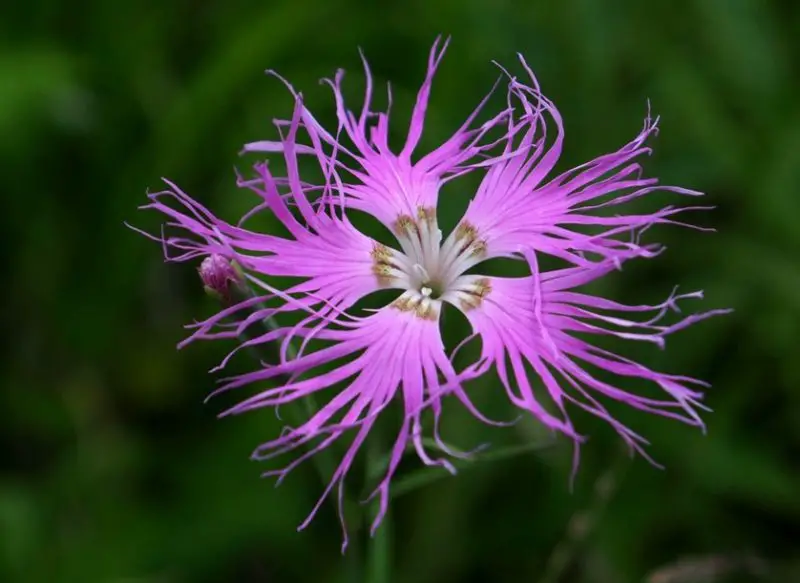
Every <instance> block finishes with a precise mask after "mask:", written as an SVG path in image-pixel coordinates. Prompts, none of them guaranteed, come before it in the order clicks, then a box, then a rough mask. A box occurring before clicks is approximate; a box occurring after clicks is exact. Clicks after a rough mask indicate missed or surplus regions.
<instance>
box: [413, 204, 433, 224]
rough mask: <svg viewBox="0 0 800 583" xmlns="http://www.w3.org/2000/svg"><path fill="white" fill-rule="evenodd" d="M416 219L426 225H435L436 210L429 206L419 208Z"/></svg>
mask: <svg viewBox="0 0 800 583" xmlns="http://www.w3.org/2000/svg"><path fill="white" fill-rule="evenodd" d="M417 218H418V219H419V220H420V221H425V222H426V223H435V222H436V209H435V208H433V207H430V206H421V207H419V208H418V209H417Z"/></svg>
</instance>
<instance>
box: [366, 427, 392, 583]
mask: <svg viewBox="0 0 800 583" xmlns="http://www.w3.org/2000/svg"><path fill="white" fill-rule="evenodd" d="M382 443H383V442H382V440H381V439H380V433H379V432H378V431H377V430H376V428H373V433H372V435H370V446H369V449H368V452H367V466H366V468H365V470H366V471H365V476H366V477H367V480H370V478H373V477H374V476H375V475H376V474H378V473H379V472H380V471H381V468H378V470H377V471H376V467H377V466H383V465H384V461H383V452H382V450H381V446H382ZM379 511H380V498H379V497H376V498H375V500H374V501H373V502H372V504H370V512H367V513H365V516H364V525H363V531H364V537H365V538H366V546H367V564H366V572H367V579H366V581H367V582H368V583H389V581H390V580H391V573H390V571H391V560H392V557H391V554H392V553H391V547H392V530H391V527H392V521H391V510H387V511H386V514H385V515H384V517H383V520H382V521H381V524H380V526H379V527H378V530H377V531H376V532H375V535H374V536H370V526H371V522H372V520H373V518H374V517H375V516H377V514H378V512H379Z"/></svg>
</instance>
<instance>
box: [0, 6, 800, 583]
mask: <svg viewBox="0 0 800 583" xmlns="http://www.w3.org/2000/svg"><path fill="white" fill-rule="evenodd" d="M798 30H800V6H798V4H797V3H794V2H790V1H788V0H786V1H784V2H767V1H766V0H694V1H678V2H676V1H668V0H648V1H647V2H638V1H634V0H606V1H599V0H560V1H559V2H554V1H552V2H545V1H542V2H524V1H521V0H520V1H516V0H499V1H497V2H494V3H488V2H479V1H477V0H433V1H431V0H426V1H423V0H412V1H409V2H403V3H400V2H396V3H388V2H386V3H367V2H362V3H359V2H357V1H356V0H329V1H327V2H316V3H305V2H299V1H296V2H289V1H271V2H270V1H264V0H261V1H258V2H257V1H253V0H237V1H230V2H221V1H214V0H208V1H204V2H190V1H188V0H177V1H174V2H160V1H155V0H116V1H115V2H103V1H101V0H85V1H83V2H78V3H65V2H57V1H55V0H29V1H28V2H14V3H10V4H8V5H6V6H4V8H3V17H2V19H0V31H2V33H0V39H1V40H0V133H1V134H2V136H3V140H2V141H1V142H0V162H1V166H2V169H3V171H4V185H3V196H2V205H3V207H2V220H3V229H2V233H3V236H4V237H5V244H4V245H3V251H2V253H3V255H4V265H6V267H5V268H3V272H4V281H5V282H6V283H5V284H4V287H5V294H6V298H7V299H6V301H5V308H6V309H5V310H4V329H5V330H6V332H5V335H6V342H5V343H4V345H5V348H4V349H3V365H4V371H5V372H4V374H3V375H2V383H3V386H2V392H1V393H0V407H1V409H0V410H2V413H1V414H0V415H2V425H1V426H0V440H2V446H3V447H2V458H1V459H2V461H0V581H3V582H5V581H9V582H48V583H61V582H65V583H67V582H69V583H71V582H77V583H94V582H98V583H100V582H102V583H123V582H127V583H133V582H137V583H184V582H185V583H204V582H209V583H211V582H223V581H224V582H226V583H227V582H234V581H235V582H241V583H247V582H278V581H280V582H292V581H298V582H302V581H309V582H310V581H332V582H336V581H344V579H343V575H342V573H343V567H342V558H341V556H340V555H339V543H340V532H339V527H338V523H337V521H336V518H335V515H334V513H333V511H332V509H331V507H330V506H329V505H326V506H324V507H323V510H322V511H321V512H320V514H319V517H318V519H317V520H316V521H315V522H314V523H313V525H312V526H311V527H310V528H309V529H308V530H306V531H304V532H302V533H297V532H296V531H295V527H296V526H297V524H298V523H299V522H300V521H301V520H302V519H303V518H304V517H305V515H306V513H307V511H308V510H310V508H311V505H312V504H313V502H314V501H315V500H316V496H317V495H318V494H319V493H320V488H321V486H320V484H319V482H318V478H317V476H316V474H315V473H314V471H313V468H312V467H311V466H309V467H304V468H303V469H301V470H299V471H298V472H297V473H296V474H294V475H292V476H291V477H290V478H289V479H288V480H287V481H286V482H285V484H284V485H282V486H281V487H280V488H277V489H275V488H273V487H272V485H271V481H269V480H261V479H259V473H260V471H261V470H263V469H265V468H264V467H263V466H260V465H258V464H256V463H255V462H250V461H249V460H248V455H249V454H250V451H251V450H252V449H253V447H254V446H256V445H257V444H258V443H260V442H262V441H265V440H267V439H268V438H270V437H272V436H274V435H275V433H276V432H277V431H278V430H279V428H280V423H279V422H278V421H276V420H275V419H274V416H273V415H272V414H271V413H270V412H269V411H265V412H261V413H255V414H252V415H245V416H241V417H235V418H226V419H224V420H221V421H217V420H216V419H215V415H216V413H217V412H219V411H220V410H221V407H222V404H221V403H217V402H214V401H212V402H211V403H209V404H206V405H204V404H203V398H204V397H205V395H206V394H207V393H208V392H209V391H210V390H211V389H212V388H213V387H214V378H213V376H210V375H208V374H207V371H208V369H209V368H211V367H212V366H213V365H215V364H216V363H217V362H218V360H219V359H220V358H221V357H222V355H223V354H224V353H225V352H226V350H227V349H229V348H230V345H228V344H225V343H205V344H197V345H193V346H191V347H190V348H188V349H185V350H183V351H181V352H176V350H175V348H174V347H175V344H176V343H177V342H178V341H179V340H180V339H181V338H182V334H183V330H182V325H184V324H186V323H188V322H191V321H192V320H193V319H195V318H200V317H204V316H207V315H209V314H211V313H212V312H213V310H214V309H215V306H214V305H213V302H211V300H209V299H208V298H207V297H205V296H204V295H203V292H202V290H201V287H200V285H199V284H198V281H197V278H196V273H195V271H194V267H193V266H192V265H189V264H180V265H165V264H164V263H163V262H162V257H161V250H160V249H159V247H158V246H157V245H155V244H153V243H151V242H148V241H147V240H145V239H144V238H143V237H141V236H138V235H136V234H135V233H133V232H132V231H130V230H128V229H126V228H125V227H124V226H123V221H126V220H127V221H131V222H133V223H135V224H137V225H138V226H141V227H144V228H149V229H154V228H157V224H158V217H154V216H148V215H144V214H143V213H139V212H137V211H136V210H135V209H136V206H137V205H139V204H141V203H143V202H144V200H145V198H144V193H145V190H146V189H147V188H154V189H157V188H159V177H161V176H168V177H170V178H172V179H174V180H175V181H177V182H178V183H179V184H181V185H182V186H183V187H184V188H185V189H186V190H187V191H188V192H190V193H192V194H193V195H194V196H196V197H197V198H199V199H200V200H202V201H203V202H204V203H206V204H207V205H209V206H211V207H212V208H215V209H217V210H219V211H220V213H221V214H222V215H223V216H233V215H234V214H235V212H237V211H239V210H241V208H242V204H243V203H242V202H241V200H240V199H239V198H238V197H240V195H239V194H237V193H236V192H235V188H233V184H232V177H233V173H232V167H233V166H234V165H236V166H238V167H240V168H245V169H246V168H247V166H248V165H249V161H246V160H242V159H240V158H239V157H237V151H238V149H239V148H240V146H241V144H242V143H244V142H245V141H249V140H254V139H263V138H266V137H267V136H269V135H271V131H272V128H271V125H270V120H271V118H273V117H286V116H287V115H289V112H290V102H289V99H288V98H287V94H286V92H285V90H284V89H283V87H282V86H281V85H280V84H279V83H278V82H277V81H275V80H273V79H269V78H267V77H265V76H264V75H263V74H262V71H263V70H264V69H266V68H274V69H277V70H278V71H280V72H281V73H282V74H283V75H284V76H286V77H287V78H288V79H290V80H291V81H292V82H293V83H294V85H295V86H296V87H297V88H299V89H301V90H302V91H304V93H305V95H306V97H307V100H308V103H309V105H310V106H311V107H312V108H313V110H314V111H315V113H316V114H317V115H318V117H319V118H320V119H322V120H325V121H328V122H330V121H332V119H333V117H332V116H333V111H332V100H331V99H330V97H329V93H328V91H327V89H326V88H324V87H320V86H319V85H318V83H317V80H318V79H319V78H320V77H323V76H328V75H331V74H332V73H333V71H334V70H335V69H336V68H337V67H340V66H341V67H344V68H346V69H347V70H348V76H347V77H346V80H345V82H346V87H347V91H348V92H349V95H350V96H351V97H355V98H358V97H359V96H360V95H361V90H362V87H363V85H362V82H363V81H362V77H361V75H360V64H359V59H358V53H357V48H358V47H361V48H363V50H364V51H365V53H366V55H367V56H368V58H369V60H370V63H371V66H372V68H373V72H374V73H375V76H376V78H377V80H378V81H379V82H385V81H386V80H391V82H392V86H393V89H394V94H395V106H394V110H393V112H394V113H395V114H396V115H395V122H396V124H395V126H394V128H393V130H394V137H395V138H399V137H402V135H403V131H404V123H405V120H407V119H408V108H409V107H410V106H411V104H412V103H413V98H414V93H415V91H416V89H417V87H418V85H419V83H420V81H421V79H422V76H423V75H424V67H425V62H426V58H427V52H428V50H429V47H430V45H431V43H432V42H433V40H434V38H435V36H436V35H437V34H439V33H445V34H452V36H453V43H452V44H451V47H450V49H449V51H448V54H447V56H446V58H445V60H444V63H443V65H442V67H441V70H440V74H439V75H438V77H437V80H436V83H435V85H434V90H433V100H432V104H431V107H430V113H429V118H428V123H427V130H426V134H425V139H424V142H423V144H422V146H423V147H433V146H435V145H436V144H438V143H439V142H440V141H441V140H442V139H444V138H445V137H447V136H448V135H449V133H450V132H451V131H452V130H453V129H455V128H456V127H457V125H458V124H459V123H460V122H461V120H462V119H463V117H464V116H465V115H466V113H467V112H468V111H469V110H470V109H471V107H472V106H473V105H474V104H475V103H476V102H477V101H478V100H479V98H480V97H481V96H482V95H483V94H484V93H485V91H486V89H487V88H488V87H490V86H491V83H492V82H493V81H494V79H495V78H496V76H497V70H496V69H495V68H494V67H493V66H492V65H491V63H490V61H491V60H492V59H497V60H498V61H500V62H502V63H503V64H505V65H507V66H510V67H511V69H512V70H513V71H515V72H517V73H520V72H521V71H520V69H519V67H518V65H517V64H516V62H515V53H516V52H517V51H520V52H522V53H524V55H525V56H526V58H527V60H528V62H529V63H530V64H531V66H532V67H533V68H534V69H535V70H536V72H537V75H538V76H539V80H540V82H541V83H542V86H543V88H544V91H545V92H546V93H547V94H548V95H549V96H550V97H551V98H552V99H554V101H555V102H556V103H557V105H558V106H559V108H560V110H561V113H562V114H563V116H564V118H565V121H566V128H567V140H566V145H565V148H566V152H565V155H564V158H563V160H562V163H561V167H562V168H566V167H567V166H568V165H574V164H576V163H580V162H583V161H585V160H586V159H589V158H591V157H594V156H596V155H599V154H602V153H605V152H606V151H610V150H612V149H616V148H617V147H619V146H620V145H622V144H623V143H624V142H626V141H627V140H629V139H630V138H632V137H633V136H634V135H635V134H636V132H638V130H639V128H640V126H641V121H642V118H643V116H644V113H645V111H646V100H647V99H648V98H649V99H650V100H651V102H652V106H653V110H654V112H655V113H658V114H660V115H661V116H662V123H661V130H662V131H661V134H660V135H659V136H658V138H657V139H656V140H655V141H654V142H653V145H654V146H655V154H654V155H653V157H652V158H651V159H649V160H648V161H647V162H646V171H647V172H648V173H649V174H650V175H657V176H660V177H661V178H662V180H663V181H664V182H665V183H671V184H680V185H682V186H687V187H692V188H697V189H700V190H703V191H705V192H707V193H709V195H708V197H707V202H709V203H710V204H713V205H716V206H717V209H716V210H715V211H714V212H710V213H696V214H695V215H693V216H692V220H694V221H696V222H698V223H701V224H703V225H705V226H712V227H715V228H717V229H718V233H717V234H713V235H710V234H704V233H699V232H696V231H690V230H685V229H678V228H658V229H654V230H653V232H651V233H650V235H649V237H650V240H659V241H664V242H665V243H666V244H667V245H668V246H669V249H668V251H667V252H666V253H665V254H664V255H662V256H661V257H660V258H658V259H657V260H655V261H642V262H639V263H637V264H632V265H630V266H628V267H626V269H625V271H624V272H623V273H619V274H614V275H612V276H610V277H609V278H607V279H606V280H605V281H604V282H603V283H602V285H601V287H600V291H601V292H602V293H604V294H607V295H608V296H609V297H612V298H615V299H619V300H623V301H634V302H636V303H641V302H655V301H659V300H660V299H662V298H663V297H665V296H666V295H667V294H668V293H669V291H670V290H671V289H672V286H673V285H674V284H681V285H682V287H683V289H686V290H688V289H692V288H702V289H705V291H706V298H707V299H706V300H705V301H704V302H702V303H695V304H691V303H690V304H687V309H691V310H694V309H702V308H703V307H706V308H713V307H725V306H730V307H733V308H735V310H736V311H735V313H734V314H733V315H731V316H727V317H724V318H717V319H714V320H712V321H708V322H704V323H702V324H700V325H697V326H695V327H693V328H691V329H689V330H686V331H684V332H682V333H680V334H679V335H676V336H674V337H672V338H671V339H670V342H668V348H667V350H666V351H665V352H663V353H662V352H659V351H658V350H657V349H655V348H653V349H646V348H645V349H643V348H639V347H624V346H620V349H621V350H627V352H626V354H629V355H635V356H636V357H637V358H641V359H642V360H643V361H644V362H646V363H647V364H648V365H651V366H654V367H659V368H662V369H664V370H669V371H674V372H682V373H687V374H692V375H694V376H699V377H701V378H705V379H707V380H709V381H711V382H712V383H713V385H714V387H713V389H712V390H710V391H709V395H708V400H707V402H708V404H709V405H710V406H711V407H712V408H713V409H714V413H711V414H708V415H707V421H708V426H709V431H708V435H707V436H703V435H701V434H700V433H699V432H697V431H695V430H693V429H691V428H687V427H684V426H682V425H679V424H676V423H673V422H668V421H664V420H661V419H656V418H652V417H647V416H644V415H638V414H633V415H631V414H626V413H622V416H623V418H624V419H625V421H626V422H628V423H629V424H630V425H632V427H633V428H634V429H636V430H638V431H640V432H641V433H643V434H645V435H646V436H648V437H649V438H651V440H652V443H653V445H652V448H651V450H650V451H651V453H652V454H653V456H654V457H655V458H656V459H657V460H658V461H660V462H661V463H663V464H664V465H666V467H667V469H666V470H665V471H660V470H658V469H655V468H653V467H651V466H650V465H649V464H647V463H646V462H645V461H644V460H642V459H637V460H635V461H633V462H628V461H626V458H625V457H624V456H621V455H620V453H619V449H620V448H619V443H618V439H617V438H616V437H615V436H614V435H613V433H612V431H611V430H610V429H609V428H607V427H604V426H603V425H602V424H601V423H596V422H594V421H592V420H590V419H585V418H579V419H578V421H579V423H580V424H581V425H580V426H581V427H582V428H583V429H585V430H586V431H587V432H590V433H591V434H592V439H591V440H590V442H589V443H588V444H587V446H586V447H585V448H584V452H583V464H582V467H581V471H580V473H579V474H578V478H577V481H576V484H575V488H574V491H573V492H570V491H569V487H568V476H569V466H570V450H569V448H568V446H567V444H566V443H562V442H561V441H559V442H558V443H556V444H555V445H553V446H552V447H547V448H545V449H543V450H541V451H537V452H534V453H529V454H527V455H524V456H520V457H515V458H513V459H507V460H503V461H499V460H498V461H492V462H489V461H487V462H482V463H477V464H474V465H473V466H472V467H470V468H469V469H468V470H466V471H463V472H461V473H460V475H459V476H458V477H456V478H446V479H442V480H439V481H437V482H436V483H434V484H432V485H430V486H428V487H425V488H422V489H418V490H415V491H413V492H410V493H408V494H406V495H404V496H402V497H399V498H398V499H397V500H396V501H395V503H394V505H393V511H392V525H391V535H392V537H391V538H392V540H393V569H392V581H393V582H409V583H412V582H413V583H427V582H431V583H433V582H437V583H442V582H450V581H454V582H456V581H469V582H472V581H481V582H482V581H492V582H496V583H500V582H506V581H508V582H519V581H532V582H542V583H562V582H564V583H565V582H574V583H627V582H640V581H645V582H648V583H690V582H691V583H694V582H698V583H706V582H712V581H780V582H792V581H800V464H798V455H799V454H800V392H798V390H797V387H798V383H800V359H799V358H798V354H797V339H798V337H799V336H798V326H799V324H800V305H799V303H800V300H799V299H798V298H800V294H798V289H800V267H798V261H797V257H798V251H800V229H798V227H797V224H798V217H800V99H798V93H799V90H800V81H799V80H798V75H797V71H798V70H799V68H800V41H798V36H797V31H798ZM353 103H357V102H353ZM461 196H462V197H464V198H463V202H464V203H465V202H466V198H465V197H466V194H462V195H461ZM673 201H674V202H683V201H679V200H677V199H673ZM615 348H616V347H615ZM628 348H630V350H628ZM248 364H249V363H248V362H247V359H246V357H245V358H243V359H240V361H237V366H239V367H240V369H243V368H244V367H247V366H248ZM492 388H493V387H491V386H488V385H486V384H484V385H483V386H481V387H476V389H475V392H476V394H477V395H478V397H477V398H478V400H479V401H480V402H481V403H482V405H483V406H486V407H488V408H489V410H490V411H492V412H496V413H497V414H498V415H502V414H503V412H505V413H507V414H510V413H509V412H508V411H506V410H505V409H503V407H502V403H501V401H502V399H496V398H494V399H493V397H492V394H491V392H489V391H487V390H484V389H492ZM495 388H496V387H495ZM449 435H452V437H453V440H454V441H456V443H458V444H460V445H463V446H465V447H466V446H469V445H474V444H476V443H480V442H482V441H487V440H488V441H492V442H493V443H511V442H517V443H519V442H522V441H524V440H526V439H527V440H541V439H542V437H541V435H540V429H538V428H537V427H536V426H535V425H533V424H530V423H529V424H525V423H522V424H520V426H519V427H518V428H517V430H516V431H515V430H496V429H488V428H485V427H483V426H481V425H480V424H478V423H476V422H472V421H470V420H468V419H467V418H466V417H463V418H462V417H459V416H458V414H454V421H453V422H451V427H450V430H449ZM415 468H416V466H414V465H413V464H411V465H409V467H408V468H406V469H405V471H413V470H414V469H415Z"/></svg>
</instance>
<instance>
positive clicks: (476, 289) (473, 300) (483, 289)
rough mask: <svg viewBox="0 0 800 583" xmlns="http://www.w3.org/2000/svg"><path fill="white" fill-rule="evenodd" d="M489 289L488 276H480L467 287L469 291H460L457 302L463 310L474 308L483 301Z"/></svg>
mask: <svg viewBox="0 0 800 583" xmlns="http://www.w3.org/2000/svg"><path fill="white" fill-rule="evenodd" d="M491 291H492V282H491V281H490V280H489V278H488V277H484V278H481V279H479V280H477V281H476V282H475V283H474V284H472V287H471V288H470V289H469V291H464V292H462V293H461V296H460V298H459V300H460V301H459V303H460V304H461V307H462V308H463V309H464V311H469V310H474V309H475V308H478V307H480V305H481V304H482V303H483V300H484V299H485V298H486V296H488V295H489V292H491Z"/></svg>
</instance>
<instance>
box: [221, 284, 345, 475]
mask: <svg viewBox="0 0 800 583" xmlns="http://www.w3.org/2000/svg"><path fill="white" fill-rule="evenodd" d="M231 292H232V294H231V295H232V303H238V302H241V301H244V300H249V299H252V298H254V297H257V296H256V295H255V293H254V292H253V290H252V288H251V287H250V286H248V285H247V284H246V283H241V284H238V285H233V286H231ZM252 309H253V310H266V309H267V307H266V306H265V305H264V304H261V303H258V304H255V305H254V306H253V307H252ZM278 328H280V326H279V325H278V323H277V322H276V321H275V320H274V319H273V318H271V317H270V318H264V319H263V320H261V331H259V332H248V331H247V330H246V331H245V332H244V333H243V334H242V336H243V337H244V338H245V339H246V340H251V339H253V338H257V337H258V336H260V335H261V334H262V333H263V332H272V331H274V330H277V329H278ZM249 348H250V351H251V352H252V353H253V354H255V356H256V357H257V359H258V360H261V359H262V357H263V359H264V360H266V361H267V362H270V363H273V362H280V350H279V349H278V343H277V342H270V343H269V344H266V345H261V346H259V347H256V346H251V347H249ZM287 355H288V357H289V359H290V360H291V359H293V358H295V357H296V356H297V349H296V348H295V347H294V345H293V344H291V343H290V344H289V346H288V348H287ZM278 380H279V381H283V382H288V381H289V377H288V376H280V377H278ZM302 402H303V409H304V411H305V414H306V415H307V417H308V418H310V417H311V416H313V415H314V413H316V412H317V411H319V407H318V405H317V401H316V399H315V398H314V395H313V394H309V395H306V396H305V397H303V399H302ZM286 410H287V411H288V415H287V417H288V418H289V421H290V422H291V423H292V424H293V425H295V426H300V425H301V424H302V423H303V418H302V417H301V416H300V414H299V412H298V411H297V410H296V408H295V407H292V406H291V405H289V406H287V407H286ZM311 463H312V464H313V465H314V467H315V468H316V469H317V473H318V474H319V476H320V479H321V480H322V483H323V484H327V483H328V480H330V478H331V476H332V475H333V473H334V472H335V471H336V460H334V459H333V456H332V452H331V451H329V450H328V449H327V448H326V449H324V450H322V451H320V452H318V453H317V454H316V455H314V456H313V457H312V458H311Z"/></svg>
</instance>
